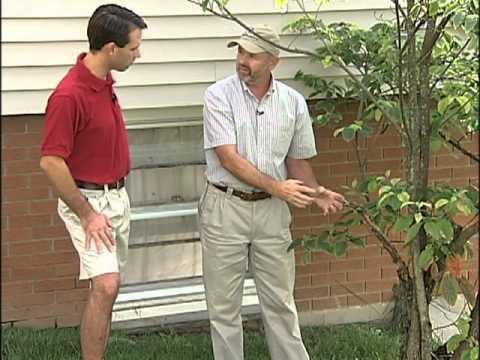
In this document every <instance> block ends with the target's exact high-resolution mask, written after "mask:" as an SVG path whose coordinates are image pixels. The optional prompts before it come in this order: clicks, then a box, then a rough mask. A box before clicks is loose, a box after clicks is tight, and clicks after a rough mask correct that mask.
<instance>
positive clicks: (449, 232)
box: [437, 218, 453, 241]
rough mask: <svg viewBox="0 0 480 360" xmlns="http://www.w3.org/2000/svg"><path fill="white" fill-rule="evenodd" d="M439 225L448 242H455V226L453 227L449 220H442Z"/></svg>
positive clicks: (438, 222)
mask: <svg viewBox="0 0 480 360" xmlns="http://www.w3.org/2000/svg"><path fill="white" fill-rule="evenodd" d="M437 224H438V226H439V227H440V231H441V233H442V236H443V237H444V238H445V239H446V240H448V241H451V240H453V225H452V223H451V222H450V221H449V220H447V219H446V218H442V219H440V220H438V221H437Z"/></svg>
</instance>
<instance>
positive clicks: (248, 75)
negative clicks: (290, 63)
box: [237, 46, 278, 85]
mask: <svg viewBox="0 0 480 360" xmlns="http://www.w3.org/2000/svg"><path fill="white" fill-rule="evenodd" d="M277 63H278V58H277V57H275V56H273V55H271V54H269V53H267V52H263V53H259V54H253V53H250V52H248V51H247V50H245V49H244V48H242V47H241V46H238V53H237V74H238V77H239V78H240V79H241V80H243V81H245V82H246V83H247V84H249V85H250V84H258V83H261V82H262V81H263V80H264V79H266V78H268V79H270V72H271V71H272V70H273V69H274V68H275V66H276V65H277Z"/></svg>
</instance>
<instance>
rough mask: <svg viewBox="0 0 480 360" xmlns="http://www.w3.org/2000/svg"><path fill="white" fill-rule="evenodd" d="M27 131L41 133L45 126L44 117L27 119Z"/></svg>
mask: <svg viewBox="0 0 480 360" xmlns="http://www.w3.org/2000/svg"><path fill="white" fill-rule="evenodd" d="M26 123H27V131H28V132H29V133H35V132H36V133H41V132H43V128H44V126H45V122H44V117H43V115H42V116H33V117H30V118H29V119H27V121H26Z"/></svg>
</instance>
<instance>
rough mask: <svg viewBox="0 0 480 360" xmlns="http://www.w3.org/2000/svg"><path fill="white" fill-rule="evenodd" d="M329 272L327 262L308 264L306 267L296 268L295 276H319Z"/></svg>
mask: <svg viewBox="0 0 480 360" xmlns="http://www.w3.org/2000/svg"><path fill="white" fill-rule="evenodd" d="M328 270H329V265H328V262H323V263H317V264H308V265H298V264H297V266H296V270H295V272H296V274H297V275H305V274H321V273H326V272H328Z"/></svg>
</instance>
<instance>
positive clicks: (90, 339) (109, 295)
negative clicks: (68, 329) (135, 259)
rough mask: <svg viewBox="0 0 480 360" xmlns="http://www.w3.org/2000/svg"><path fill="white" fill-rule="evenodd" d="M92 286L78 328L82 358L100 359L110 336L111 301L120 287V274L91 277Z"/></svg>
mask: <svg viewBox="0 0 480 360" xmlns="http://www.w3.org/2000/svg"><path fill="white" fill-rule="evenodd" d="M91 285H92V288H91V290H90V295H89V297H88V301H87V304H86V305H85V309H84V312H83V317H82V325H81V330H80V337H81V344H82V354H83V358H84V360H101V359H103V355H104V354H105V350H106V348H107V343H108V338H109V336H110V323H111V320H112V308H113V303H114V302H115V299H116V298H117V295H118V289H119V287H120V275H119V274H118V273H109V274H104V275H99V276H96V277H94V278H92V279H91Z"/></svg>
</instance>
